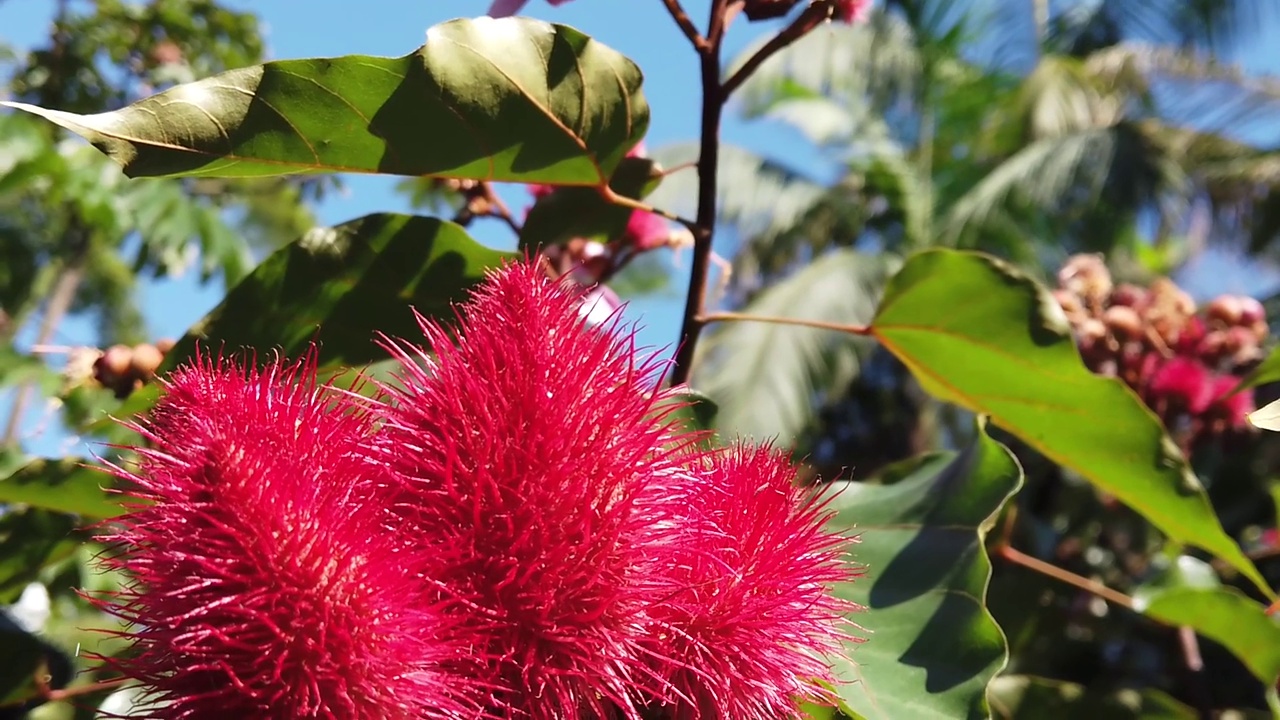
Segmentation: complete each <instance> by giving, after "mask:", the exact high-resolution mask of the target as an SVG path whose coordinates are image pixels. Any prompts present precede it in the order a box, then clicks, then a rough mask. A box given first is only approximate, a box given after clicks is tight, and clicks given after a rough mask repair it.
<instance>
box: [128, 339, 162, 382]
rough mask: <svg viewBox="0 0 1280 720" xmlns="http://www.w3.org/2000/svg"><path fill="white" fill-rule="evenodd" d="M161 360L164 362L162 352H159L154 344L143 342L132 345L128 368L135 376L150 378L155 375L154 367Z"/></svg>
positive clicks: (158, 364)
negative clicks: (131, 355)
mask: <svg viewBox="0 0 1280 720" xmlns="http://www.w3.org/2000/svg"><path fill="white" fill-rule="evenodd" d="M162 362H164V353H162V352H160V350H159V349H157V348H156V346H155V345H151V344H148V343H143V344H141V345H135V346H134V348H133V357H132V358H131V362H130V363H129V368H130V369H131V370H132V371H133V374H134V375H135V376H136V377H138V378H142V379H150V378H153V377H155V374H156V369H157V368H159V367H160V363H162Z"/></svg>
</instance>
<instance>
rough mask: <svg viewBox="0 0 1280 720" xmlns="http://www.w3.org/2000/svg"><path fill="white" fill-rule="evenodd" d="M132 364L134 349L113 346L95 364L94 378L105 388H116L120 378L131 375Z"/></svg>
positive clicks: (124, 346) (125, 346)
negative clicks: (130, 367)
mask: <svg viewBox="0 0 1280 720" xmlns="http://www.w3.org/2000/svg"><path fill="white" fill-rule="evenodd" d="M132 362H133V348H131V347H129V346H128V345H112V346H111V347H109V348H107V349H106V351H105V352H103V353H102V357H100V358H98V361H97V362H96V363H94V366H93V367H94V377H96V378H97V380H98V382H100V383H102V384H103V385H104V386H106V387H114V386H115V384H116V383H117V382H118V381H119V380H120V378H123V377H124V376H126V375H128V374H129V366H130V364H131V363H132Z"/></svg>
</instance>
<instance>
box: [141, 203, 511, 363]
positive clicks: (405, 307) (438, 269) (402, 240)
mask: <svg viewBox="0 0 1280 720" xmlns="http://www.w3.org/2000/svg"><path fill="white" fill-rule="evenodd" d="M515 257H516V256H515V255H512V254H510V253H503V252H499V251H497V250H490V249H488V248H486V247H484V246H482V245H480V244H479V243H477V242H476V241H474V240H472V239H471V237H470V236H469V235H467V233H466V231H465V230H463V229H462V228H461V227H460V226H458V225H455V224H453V223H450V222H445V221H443V220H437V219H435V218H424V217H416V216H410V215H396V214H391V213H382V214H373V215H366V216H365V217H362V218H359V219H357V220H352V221H351V222H348V223H343V224H342V225H339V226H337V227H333V228H317V229H315V230H312V231H311V232H310V233H308V234H306V235H304V236H303V237H302V238H300V239H298V240H296V241H294V242H292V243H290V244H289V245H287V246H286V247H284V248H281V249H280V250H278V251H276V253H275V254H273V255H271V257H269V258H267V259H266V260H265V261H263V262H262V264H261V265H259V266H258V267H257V268H256V269H254V271H253V272H252V273H250V274H249V276H248V277H246V278H245V279H244V280H243V281H241V283H240V284H239V285H237V286H236V287H234V288H232V290H231V292H229V293H227V297H226V298H225V299H224V300H223V301H222V303H221V304H220V305H218V307H216V308H214V310H213V311H212V312H210V313H209V314H208V315H207V316H205V317H204V318H203V319H202V320H200V321H199V322H198V323H196V324H195V325H194V326H192V328H191V329H190V330H188V331H187V334H186V336H184V337H183V338H182V339H181V340H180V341H178V344H177V345H176V346H175V348H174V350H173V352H171V353H170V354H169V356H168V357H166V359H165V368H167V369H172V368H173V367H175V366H176V364H177V363H179V362H181V361H182V360H184V359H187V358H189V357H191V355H192V353H193V352H194V351H195V349H196V346H197V343H199V344H200V345H203V346H207V347H212V348H213V349H215V350H216V349H217V348H218V347H219V346H220V345H224V346H225V347H226V348H227V349H228V350H234V349H237V348H241V347H248V348H254V349H256V350H258V351H259V352H267V351H269V350H271V349H273V348H274V349H279V350H280V351H281V352H282V353H283V354H284V355H286V356H289V357H294V356H297V355H299V354H301V353H303V352H304V351H305V350H306V349H307V347H308V346H309V345H310V343H311V342H312V341H313V340H317V341H319V342H320V351H319V355H320V357H319V359H320V364H321V365H329V364H334V363H341V364H345V365H363V364H366V363H370V362H373V361H374V360H382V359H385V357H386V353H385V352H383V351H382V350H381V349H380V348H379V347H378V346H377V344H376V340H377V338H376V333H379V332H383V333H386V334H387V335H389V336H392V337H405V338H410V339H416V338H420V337H421V332H420V331H419V330H418V325H417V321H416V320H415V318H414V315H413V309H415V308H416V309H417V311H418V312H420V313H422V314H423V315H426V316H428V317H446V316H448V314H449V313H450V312H451V309H450V308H451V306H452V303H455V302H460V301H462V300H465V299H466V297H467V292H468V291H469V290H470V289H471V288H472V287H473V286H475V285H476V284H477V283H478V282H479V281H480V280H481V279H483V277H484V273H485V271H487V270H489V269H493V268H496V267H498V266H499V265H500V264H501V263H502V261H503V260H505V259H514V258H515Z"/></svg>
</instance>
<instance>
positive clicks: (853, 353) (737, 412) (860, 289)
mask: <svg viewBox="0 0 1280 720" xmlns="http://www.w3.org/2000/svg"><path fill="white" fill-rule="evenodd" d="M896 266H897V261H896V259H894V258H893V257H892V256H889V255H876V256H871V255H865V254H862V253H858V252H855V251H853V250H848V249H840V250H835V251H833V252H830V253H828V254H826V255H823V256H822V257H819V258H818V259H816V260H814V261H813V262H812V263H810V264H809V265H808V266H806V267H805V268H803V269H801V270H800V271H798V272H796V273H794V274H793V275H791V276H790V277H788V278H787V279H785V280H783V281H781V282H779V283H777V284H775V285H773V286H771V287H770V288H769V289H767V290H765V291H764V292H762V293H761V294H760V295H759V296H758V297H757V298H756V299H755V300H754V301H752V302H751V303H750V304H749V305H747V307H746V308H744V309H743V312H746V313H749V314H758V315H767V316H775V317H793V318H802V319H806V320H818V321H825V322H832V323H862V322H867V321H869V320H870V319H871V317H872V315H873V314H874V313H875V307H876V302H877V300H878V298H879V295H880V290H881V287H882V286H883V283H884V280H885V278H886V277H887V276H888V275H889V274H890V273H891V272H892V271H893V269H894V268H895V267H896ZM871 347H872V346H871V344H870V343H869V342H867V341H866V339H865V338H861V337H858V336H854V335H849V334H844V333H839V332H835V331H831V330H819V329H814V328H807V327H797V326H794V325H775V324H766V323H755V322H734V323H726V324H724V325H721V326H720V327H717V328H714V329H713V331H711V332H709V333H708V334H707V336H706V337H705V338H704V339H703V342H702V345H700V346H699V354H698V361H697V365H696V366H695V368H694V374H693V386H694V387H696V388H698V389H699V390H700V391H702V392H704V393H706V394H708V395H709V396H710V397H711V398H712V399H714V400H716V401H717V402H718V403H720V410H719V413H718V415H717V417H716V423H717V428H718V430H719V431H720V432H721V433H724V434H727V435H730V436H732V435H741V436H744V437H748V438H752V439H754V440H758V441H763V440H767V439H772V438H777V439H778V440H780V441H781V442H783V443H791V442H794V441H795V439H796V438H797V437H798V436H799V435H800V434H801V433H803V432H804V431H805V430H806V429H807V428H809V427H810V426H811V425H812V424H813V422H814V421H815V418H816V408H818V407H819V406H820V404H821V402H822V401H823V400H825V399H826V398H827V397H828V396H830V395H831V394H832V393H836V392H840V391H842V390H843V389H844V388H845V387H846V386H847V385H848V383H849V382H851V381H852V380H853V378H855V377H856V376H857V374H858V371H859V367H860V366H861V363H862V358H863V357H864V356H865V353H866V352H867V351H869V349H870V348H871Z"/></svg>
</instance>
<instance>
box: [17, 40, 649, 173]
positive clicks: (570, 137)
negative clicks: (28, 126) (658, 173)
mask: <svg viewBox="0 0 1280 720" xmlns="http://www.w3.org/2000/svg"><path fill="white" fill-rule="evenodd" d="M641 79H642V78H641V73H640V70H639V69H638V68H637V67H636V65H635V64H634V63H632V62H631V61H630V60H627V59H626V58H625V57H623V56H622V55H620V54H618V53H617V52H615V51H614V50H612V49H610V48H608V47H605V46H604V45H602V44H601V43H598V42H596V41H594V40H592V39H590V38H588V37H587V36H586V35H583V34H582V33H580V32H578V31H577V30H574V29H573V28H569V27H566V26H563V25H551V24H549V23H545V22H540V21H537V20H531V19H528V18H503V19H492V18H477V19H474V20H465V19H463V20H453V21H450V22H446V23H443V24H440V25H436V26H435V27H433V28H431V29H430V30H428V31H427V42H426V44H425V45H423V46H422V47H421V48H420V49H418V50H417V51H415V52H413V53H410V54H409V55H406V56H404V57H399V58H381V57H365V56H346V57H339V58H315V59H305V60H284V61H278V62H269V63H266V64H263V65H255V66H253V67H248V68H242V69H239V70H232V71H230V72H225V73H222V74H220V75H216V76H214V77H211V78H208V79H205V80H200V81H198V82H194V83H189V84H185V85H179V86H177V87H175V88H172V89H170V90H166V91H165V92H162V93H160V94H159V95H156V96H153V97H150V98H146V99H144V100H141V101H139V102H137V103H134V104H133V105H129V106H128V107H125V108H122V109H120V110H117V111H114V112H109V113H100V114H96V115H76V114H73V113H66V112H61V111H58V110H51V109H46V108H40V107H35V106H32V105H25V104H21V103H6V104H7V105H9V106H10V107H15V108H18V109H21V110H26V111H28V112H31V113H35V114H36V115H40V116H42V117H44V118H46V119H48V120H51V121H52V122H54V123H57V124H58V125H61V126H62V127H65V128H67V129H68V130H71V131H72V132H74V133H76V134H78V135H81V136H82V137H84V138H86V139H88V140H89V141H90V142H92V143H93V144H94V145H95V146H96V147H97V148H98V149H99V150H102V151H103V152H104V153H106V154H107V155H110V156H111V157H112V158H113V159H115V161H116V162H118V163H120V165H121V166H122V167H124V170H125V173H126V174H128V175H129V176H130V177H140V176H179V175H200V176H220V177H248V176H261V175H283V174H291V173H309V172H366V173H383V174H391V175H413V176H422V175H431V176H438V177H457V178H473V179H477V180H498V181H506V182H543V183H554V184H563V185H595V186H603V185H604V184H605V182H607V180H608V178H609V176H610V175H611V174H612V172H613V169H614V168H615V167H617V165H618V163H619V162H620V161H621V160H622V158H623V156H624V155H625V154H626V152H627V150H628V149H630V148H631V147H632V146H633V145H635V144H636V143H637V142H638V141H639V140H640V139H641V138H642V137H643V136H644V132H645V130H646V128H647V127H648V123H649V108H648V104H647V103H646V102H645V100H644V97H643V95H642V94H641V92H640V84H641Z"/></svg>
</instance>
